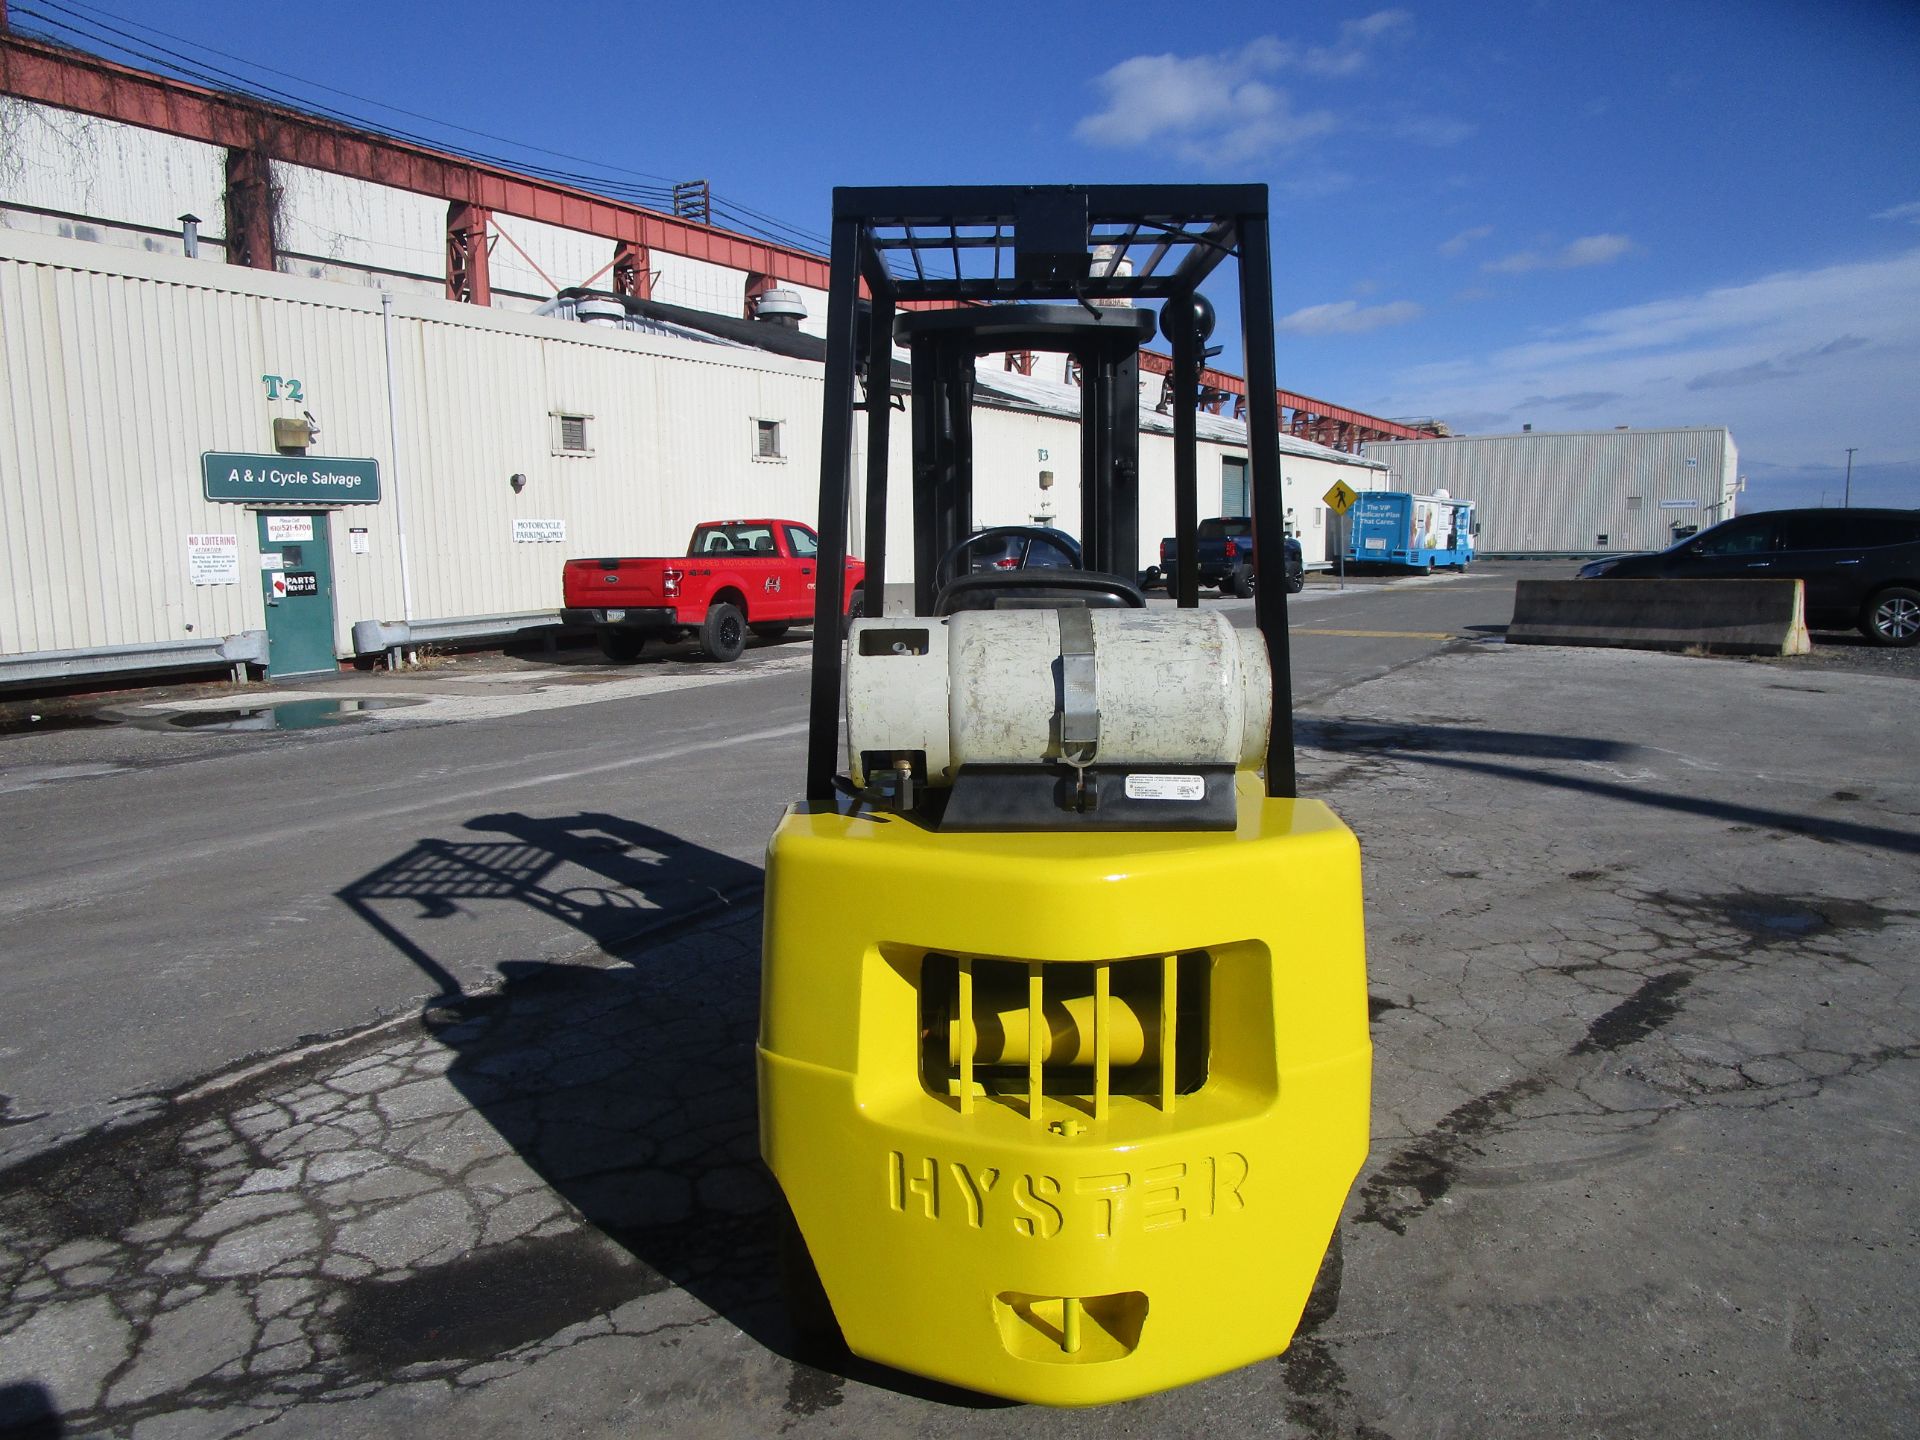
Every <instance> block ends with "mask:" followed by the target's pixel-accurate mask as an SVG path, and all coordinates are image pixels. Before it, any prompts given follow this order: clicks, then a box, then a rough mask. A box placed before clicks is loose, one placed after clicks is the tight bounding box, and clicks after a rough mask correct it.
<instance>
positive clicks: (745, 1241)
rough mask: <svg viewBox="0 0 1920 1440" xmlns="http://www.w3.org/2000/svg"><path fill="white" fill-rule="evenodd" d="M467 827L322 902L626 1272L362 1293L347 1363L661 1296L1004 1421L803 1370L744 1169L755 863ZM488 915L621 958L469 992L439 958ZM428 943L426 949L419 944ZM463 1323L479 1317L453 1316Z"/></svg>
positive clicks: (505, 1271) (537, 1256)
mask: <svg viewBox="0 0 1920 1440" xmlns="http://www.w3.org/2000/svg"><path fill="white" fill-rule="evenodd" d="M466 828H468V829H469V830H471V831H474V832H475V838H474V839H472V840H459V841H448V840H439V839H426V840H422V841H420V842H419V843H418V844H417V845H415V846H414V847H413V848H411V849H410V850H408V851H406V852H405V853H404V854H402V855H400V856H399V857H397V858H396V859H394V860H391V861H389V862H387V863H385V864H383V865H381V866H379V867H377V868H376V869H373V870H371V871H369V872H368V873H367V874H366V875H364V876H362V877H361V878H360V879H358V880H355V881H354V882H352V883H351V884H349V885H347V886H345V887H344V888H342V889H341V890H340V891H338V892H337V894H338V898H339V899H340V900H341V901H342V902H343V903H345V904H346V905H347V906H348V908H349V909H351V910H352V911H354V913H355V914H356V915H358V916H359V917H360V918H361V919H362V920H364V921H365V922H366V924H367V925H368V926H369V927H370V928H371V929H373V930H374V931H375V932H376V933H377V934H379V935H380V936H381V937H382V938H383V939H385V940H386V941H387V943H389V944H390V945H392V946H393V947H394V949H396V950H397V951H399V952H400V953H401V954H404V955H405V956H406V957H407V958H408V959H409V960H411V961H412V962H413V963H414V964H415V965H417V966H418V967H419V968H420V970H421V972H422V973H423V974H424V975H426V976H427V977H428V979H429V981H430V982H431V983H432V985H433V986H434V987H435V988H436V989H437V990H438V992H439V993H438V994H437V995H435V996H434V997H433V998H432V999H430V1000H429V1001H428V1002H427V1005H426V1007H425V1014H424V1023H425V1025H426V1026H427V1028H428V1029H429V1030H430V1031H432V1032H433V1033H434V1034H435V1035H436V1036H437V1038H438V1039H439V1040H440V1041H441V1042H442V1043H443V1044H445V1045H446V1046H447V1047H448V1048H449V1049H450V1050H451V1051H453V1052H454V1058H453V1061H452V1063H451V1065H450V1066H449V1067H448V1069H447V1072H446V1075H447V1079H448V1081H449V1082H450V1083H451V1084H452V1085H453V1086H454V1087H455V1088H456V1089H458V1090H459V1091H460V1093H461V1094H462V1095H464V1096H465V1097H466V1098H467V1099H468V1100H469V1102H471V1104H472V1106H473V1108H474V1110H475V1111H476V1112H477V1113H478V1114H480V1115H481V1116H482V1117H483V1118H484V1119H485V1120H486V1121H487V1122H488V1123H489V1124H490V1125H491V1126H492V1127H493V1128H494V1129H495V1130H496V1131H497V1132H498V1133H499V1134H500V1136H501V1137H502V1138H503V1139H505V1140H506V1141H507V1142H508V1143H509V1144H510V1145H511V1146H512V1147H513V1149H514V1150H515V1151H516V1152H517V1153H518V1154H519V1156H520V1157H521V1158H522V1159H523V1160H525V1161H526V1163H527V1164H528V1165H529V1166H530V1167H531V1168H532V1169H533V1170H534V1171H535V1172H536V1173H537V1174H538V1175H539V1176H540V1177H541V1178H542V1179H543V1180H544V1181H545V1182H546V1183H547V1184H548V1185H549V1186H551V1187H552V1189H553V1190H554V1192H555V1193H556V1194H557V1195H559V1196H560V1197H561V1198H562V1199H563V1200H565V1201H566V1202H567V1203H568V1204H569V1205H571V1206H573V1207H574V1208H575V1209H576V1210H578V1211H579V1212H580V1214H581V1215H582V1216H583V1217H584V1218H585V1219H586V1220H587V1222H588V1223H589V1224H591V1225H592V1226H593V1227H595V1228H596V1229H597V1230H598V1231H600V1232H601V1233H602V1234H604V1235H605V1236H606V1237H608V1238H609V1239H610V1240H612V1241H613V1242H614V1243H615V1245H617V1246H618V1247H619V1249H620V1250H624V1251H625V1252H626V1255H627V1256H630V1257H631V1260H632V1262H634V1263H631V1264H626V1263H621V1257H619V1255H618V1253H617V1252H615V1251H611V1250H606V1251H605V1259H604V1261H602V1262H588V1263H601V1265H602V1268H603V1269H604V1271H605V1272H606V1273H602V1274H598V1275H594V1274H581V1273H579V1267H580V1266H581V1265H582V1263H583V1255H582V1252H581V1250H580V1248H579V1246H578V1245H577V1243H574V1242H571V1241H568V1242H564V1243H563V1242H562V1241H559V1240H556V1241H555V1242H553V1245H552V1247H550V1248H552V1249H553V1252H554V1253H552V1254H546V1253H545V1252H544V1251H543V1250H542V1249H541V1248H540V1247H539V1246H538V1245H537V1244H536V1245H534V1246H531V1247H527V1246H522V1247H519V1248H517V1249H515V1250H513V1252H512V1255H513V1257H514V1258H512V1259H508V1258H507V1257H506V1256H500V1257H497V1258H496V1257H491V1256H489V1253H488V1250H487V1249H486V1248H482V1249H480V1250H478V1251H476V1252H475V1253H474V1255H473V1256H472V1257H469V1259H468V1260H467V1261H463V1262H459V1263H456V1264H454V1265H450V1266H446V1267H442V1272H436V1271H432V1270H428V1271H423V1272H421V1273H420V1274H419V1275H418V1276H416V1277H413V1278H411V1279H409V1280H406V1281H403V1282H399V1283H398V1284H391V1285H382V1286H378V1287H367V1288H368V1290H369V1291H370V1292H378V1293H369V1294H366V1295H362V1296H360V1297H358V1298H359V1300H360V1301H361V1302H362V1309H363V1310H364V1313H350V1314H349V1315H348V1317H347V1328H348V1329H349V1331H356V1330H357V1331H359V1332H360V1335H361V1339H362V1340H363V1341H364V1342H365V1347H364V1348H368V1349H372V1348H374V1347H375V1346H377V1347H378V1348H379V1349H380V1350H381V1351H383V1352H385V1353H386V1354H387V1355H388V1356H389V1357H390V1358H394V1359H400V1358H404V1356H405V1354H406V1352H407V1348H408V1346H409V1345H410V1344H415V1343H419V1342H418V1340H417V1338H416V1337H417V1336H418V1335H419V1334H420V1333H422V1332H426V1331H438V1332H440V1333H441V1334H442V1335H443V1336H444V1335H445V1334H447V1333H448V1332H449V1331H450V1330H451V1331H453V1332H459V1331H462V1330H465V1331H467V1332H470V1333H471V1334H473V1335H475V1336H479V1335H486V1336H490V1337H492V1340H493V1342H494V1343H497V1344H498V1345H499V1346H500V1348H501V1349H502V1350H505V1349H508V1348H511V1347H512V1346H513V1345H515V1344H519V1343H525V1342H527V1341H530V1340H535V1339H541V1338H545V1335H546V1334H549V1333H553V1332H554V1331H557V1330H558V1329H560V1328H563V1327H564V1326H566V1325H571V1324H577V1323H580V1322H581V1321H585V1320H590V1319H593V1318H594V1317H595V1315H597V1314H600V1313H604V1311H606V1310H610V1309H612V1308H614V1307H616V1306H617V1305H619V1304H623V1303H625V1302H626V1301H628V1300H631V1299H635V1298H638V1297H640V1296H642V1295H646V1294H650V1293H655V1292H657V1291H659V1290H662V1289H664V1288H666V1287H667V1286H668V1285H671V1286H674V1287H677V1288H679V1289H681V1290H683V1291H685V1292H686V1293H687V1294H689V1295H691V1296H692V1297H693V1298H694V1299H696V1300H697V1301H699V1302H700V1303H701V1304H703V1305H705V1306H707V1307H708V1308H709V1309H711V1310H713V1311H714V1312H715V1313H717V1314H719V1315H721V1316H723V1317H724V1318H725V1319H726V1320H727V1321H728V1322H729V1323H731V1324H733V1325H735V1326H737V1327H738V1328H739V1329H740V1330H742V1331H743V1332H745V1333H746V1334H747V1335H749V1336H750V1337H752V1338H753V1339H754V1340H755V1341H757V1342H758V1343H760V1344H762V1345H764V1346H765V1347H766V1348H768V1349H769V1350H771V1351H773V1352H774V1353H776V1354H779V1355H781V1356H783V1357H784V1358H787V1359H789V1360H793V1361H795V1362H796V1363H804V1364H805V1365H808V1366H813V1367H819V1366H821V1365H823V1364H824V1365H829V1366H831V1367H832V1368H833V1369H834V1370H835V1371H836V1372H837V1373H838V1374H839V1375H841V1376H844V1377H847V1378H858V1379H860V1380H861V1381H863V1382H865V1383H869V1384H874V1385H879V1386H883V1387H886V1388H890V1389H894V1390H897V1391H900V1392H901V1393H905V1394H910V1395H916V1396H920V1397H922V1398H927V1399H933V1400H936V1401H941V1402H944V1403H948V1404H957V1405H962V1406H970V1405H980V1406H993V1407H999V1406H1002V1405H1004V1404H1006V1403H1007V1402H1003V1401H999V1400H993V1399H989V1398H988V1397H984V1396H977V1395H973V1394H971V1393H969V1392H965V1391H960V1390H954V1389H951V1388H950V1387H947V1386H944V1385H941V1384H938V1383H937V1382H933V1381H928V1380H922V1379H920V1378H918V1377H914V1376H909V1375H903V1374H897V1373H895V1372H893V1371H890V1370H885V1369H883V1368H882V1367H879V1366H875V1365H871V1364H869V1363H868V1362H865V1361H861V1360H857V1359H855V1358H853V1357H851V1356H844V1355H841V1356H822V1355H820V1354H818V1353H816V1352H815V1351H813V1350H812V1349H808V1348H806V1347H804V1346H802V1345H800V1344H798V1343H796V1340H795V1337H794V1336H793V1335H792V1334H791V1332H790V1331H789V1328H788V1325H787V1320H786V1316H785V1310H784V1307H783V1306H782V1305H781V1303H780V1300H779V1295H778V1286H777V1273H778V1267H777V1260H776V1256H775V1246H774V1236H775V1233H776V1232H775V1223H774V1222H775V1218H776V1212H777V1207H778V1206H779V1205H780V1204H781V1201H780V1197H779V1194H778V1192H777V1190H776V1189H775V1187H774V1186H773V1184H772V1183H771V1181H770V1179H769V1178H768V1176H767V1175H766V1174H765V1171H764V1169H763V1168H762V1164H761V1161H760V1158H759V1142H758V1131H757V1113H756V1104H755V1079H754V1039H755V1034H756V1031H757V1028H758V1023H759V988H760V911H759V898H760V889H761V883H762V879H763V876H762V872H761V869H760V867H759V866H757V865H752V864H748V863H746V862H744V861H740V860H736V859H733V858H731V857H729V856H725V855H721V854H718V853H717V852H715V851H712V850H708V849H705V848H704V847H702V846H699V845H696V844H694V843H692V842H690V841H687V840H684V839H682V838H680V837H679V836H676V835H672V834H669V833H667V832H665V831H662V830H658V829H655V828H653V827H651V826H647V825H643V824H639V823H636V822H634V821H632V820H628V819H623V818H621V817H618V816H613V815H606V814H594V813H581V814H576V815H567V816H559V817H542V818H536V817H533V816H529V815H524V814H517V813H508V814H496V815H482V816H476V817H475V818H473V819H472V820H469V821H468V822H467V827H466ZM500 902H509V903H516V904H522V905H528V906H531V907H532V908H534V909H535V910H538V911H540V912H541V913H543V914H546V915H550V916H552V917H554V918H556V919H559V920H563V921H565V922H566V923H567V924H568V925H570V926H572V927H573V928H574V929H576V930H577V931H579V933H580V934H581V935H583V936H585V937H586V938H587V939H588V940H589V941H591V942H592V943H593V944H594V945H595V946H597V947H598V948H599V950H600V952H601V956H602V957H605V959H607V960H613V961H618V962H622V963H615V964H607V963H598V958H599V957H595V960H594V961H591V962H588V963H580V962H578V961H574V962H568V961H542V960H514V961H509V962H507V963H506V964H504V965H502V966H501V967H500V972H501V984H500V985H499V986H498V988H495V989H490V990H488V991H485V992H483V993H479V994H473V993H469V992H468V991H467V990H466V989H465V988H464V987H463V986H462V985H461V983H460V981H459V979H458V978H457V977H456V975H455V974H454V971H453V969H452V968H451V966H450V964H449V957H450V955H451V951H452V949H453V948H454V947H457V946H458V945H459V944H461V943H462V939H463V937H464V936H465V935H466V934H467V933H469V930H468V927H469V926H470V925H471V923H472V921H473V918H474V911H475V909H476V908H478V907H485V906H488V905H495V904H498V903H500ZM457 922H465V923H464V924H461V923H457ZM437 926H444V927H445V928H444V933H445V936H446V938H445V939H444V940H441V939H439V938H438V937H437V936H434V937H431V938H428V939H423V938H422V932H423V931H431V930H433V929H435V927H437ZM500 1248H501V1249H503V1250H505V1249H506V1248H507V1247H500ZM603 1249H604V1247H603ZM563 1250H564V1253H562V1251H563ZM516 1266H517V1267H519V1268H523V1269H524V1270H525V1271H526V1272H527V1273H525V1274H515V1273H513V1271H514V1269H515V1268H516ZM560 1270H569V1271H571V1272H573V1273H570V1274H568V1275H567V1277H566V1280H565V1284H564V1286H563V1289H564V1293H563V1294H560V1295H550V1296H547V1297H546V1300H545V1303H536V1304H533V1305H531V1306H528V1305H527V1304H526V1301H527V1300H528V1299H529V1298H530V1295H533V1296H537V1295H540V1294H543V1293H544V1292H545V1291H547V1290H550V1289H552V1288H553V1286H551V1285H549V1284H548V1283H547V1281H548V1280H549V1279H550V1278H551V1276H550V1275H548V1274H544V1273H541V1272H543V1271H552V1272H555V1273H557V1272H558V1271H560ZM443 1272H444V1273H443ZM476 1287H478V1288H477V1289H476ZM436 1291H437V1292H438V1293H435V1292H436ZM503 1306H504V1307H508V1308H509V1309H515V1308H517V1309H519V1310H521V1311H522V1312H524V1313H523V1315H522V1321H521V1323H522V1325H523V1326H524V1327H526V1329H525V1330H524V1331H521V1332H515V1331H513V1329H512V1326H511V1325H508V1326H507V1328H506V1329H504V1330H503V1329H502V1321H501V1320H500V1318H499V1316H498V1314H497V1312H498V1310H499V1307H503ZM476 1308H479V1309H485V1310H490V1311H493V1312H496V1313H495V1314H494V1315H493V1318H491V1319H488V1318H486V1317H476V1316H472V1315H462V1314H460V1313H459V1312H460V1311H462V1310H463V1309H466V1310H472V1309H476ZM531 1331H538V1332H539V1333H530V1332H531ZM396 1351H397V1352H399V1353H398V1354H396V1353H395V1352H396ZM431 1353H432V1352H429V1351H421V1352H420V1353H419V1354H418V1356H417V1357H416V1358H430V1354H431ZM461 1353H466V1352H461ZM805 1373H806V1372H797V1374H799V1375H804V1374H805ZM817 1379H818V1381H824V1382H825V1383H828V1384H829V1386H831V1385H832V1384H837V1383H838V1382H837V1381H836V1380H833V1379H831V1377H817ZM800 1383H801V1381H800V1380H799V1379H796V1384H800ZM803 1388H804V1387H803Z"/></svg>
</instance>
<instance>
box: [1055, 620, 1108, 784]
mask: <svg viewBox="0 0 1920 1440" xmlns="http://www.w3.org/2000/svg"><path fill="white" fill-rule="evenodd" d="M1056 613H1057V614H1058V615H1059V617H1060V758H1061V759H1062V760H1064V761H1066V763H1067V764H1069V765H1072V766H1074V767H1075V768H1076V769H1078V768H1082V767H1084V766H1087V765H1090V764H1092V763H1093V757H1094V753H1095V752H1096V751H1097V750H1098V749H1099V748H1100V687H1099V682H1098V679H1097V676H1096V672H1095V670H1094V663H1093V612H1092V611H1091V610H1089V609H1088V608H1087V607H1086V606H1084V605H1063V606H1061V608H1060V609H1059V610H1058V611H1057V612H1056Z"/></svg>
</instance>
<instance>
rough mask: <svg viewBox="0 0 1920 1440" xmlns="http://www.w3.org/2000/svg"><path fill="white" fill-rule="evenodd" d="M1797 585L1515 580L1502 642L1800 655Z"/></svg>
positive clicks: (1801, 599)
mask: <svg viewBox="0 0 1920 1440" xmlns="http://www.w3.org/2000/svg"><path fill="white" fill-rule="evenodd" d="M1805 604H1806V602H1805V595H1804V593H1803V591H1802V588H1801V582H1800V581H1798V580H1605V579H1602V580H1522V581H1520V582H1519V584H1518V586H1517V587H1516V588H1515V591H1514V597H1513V623H1512V624H1511V625H1509V626H1508V627H1507V640H1508V642H1509V643H1510V644H1515V645H1604V646H1610V647H1613V648H1616V649H1625V650H1695V649H1697V650H1702V651H1705V652H1707V653H1709V654H1714V655H1804V654H1806V653H1807V651H1808V650H1810V649H1811V648H1812V645H1811V642H1810V641H1809V640H1808V639H1807V622H1806V609H1805Z"/></svg>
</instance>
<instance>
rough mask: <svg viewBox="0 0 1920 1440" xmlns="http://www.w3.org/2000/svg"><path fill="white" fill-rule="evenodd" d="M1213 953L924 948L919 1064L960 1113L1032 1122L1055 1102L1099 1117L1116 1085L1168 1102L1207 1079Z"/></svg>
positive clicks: (1163, 1105) (932, 1088)
mask: <svg viewBox="0 0 1920 1440" xmlns="http://www.w3.org/2000/svg"><path fill="white" fill-rule="evenodd" d="M1212 971H1213V958H1212V957H1211V956H1210V955H1209V954H1207V952H1205V951H1202V950H1195V951H1188V952H1186V953H1183V954H1178V955H1149V956H1137V957H1134V958H1131V959H1126V960H1090V961H1078V960H1075V961H1038V960H1006V959H989V958H985V957H980V956H966V955H959V956H956V955H946V954H940V953H937V952H936V953H931V954H928V955H927V956H926V957H925V958H924V959H923V961H922V963H921V966H920V1057H921V1058H920V1067H921V1080H922V1083H923V1084H924V1085H925V1086H926V1088H927V1090H928V1091H929V1092H930V1093H932V1094H933V1095H936V1096H938V1097H940V1098H942V1099H944V1100H947V1101H949V1102H950V1103H952V1104H953V1105H954V1106H955V1108H957V1109H958V1110H959V1112H960V1113H961V1114H962V1115H967V1114H971V1113H972V1112H973V1108H974V1106H975V1105H976V1104H987V1105H996V1106H1003V1107H1006V1108H1009V1109H1014V1110H1018V1111H1020V1112H1021V1113H1023V1114H1025V1115H1026V1116H1027V1117H1028V1118H1029V1119H1031V1120H1032V1121H1033V1122H1034V1123H1035V1124H1038V1123H1040V1122H1041V1120H1042V1119H1043V1118H1044V1115H1045V1111H1046V1107H1047V1102H1048V1101H1052V1102H1054V1104H1055V1108H1056V1109H1058V1110H1061V1111H1064V1112H1066V1114H1067V1116H1068V1118H1070V1117H1071V1113H1072V1112H1074V1111H1078V1112H1080V1113H1082V1114H1085V1115H1088V1116H1091V1117H1092V1118H1094V1119H1096V1120H1104V1119H1105V1118H1106V1117H1107V1113H1108V1110H1109V1107H1110V1105H1111V1103H1112V1101H1113V1098H1114V1097H1115V1096H1127V1097H1131V1098H1133V1099H1135V1100H1137V1101H1139V1102H1141V1103H1146V1104H1151V1105H1155V1106H1157V1107H1158V1108H1159V1109H1161V1110H1164V1111H1168V1112H1171V1111H1172V1110H1173V1108H1174V1103H1175V1100H1176V1097H1178V1096H1181V1095H1191V1094H1192V1093H1194V1092H1195V1091H1197V1090H1199V1089H1200V1088H1201V1087H1202V1086H1203V1085H1205V1084H1206V1082H1207V1065H1208V1048H1209V1025H1208V997H1209V992H1210V989H1211V977H1212Z"/></svg>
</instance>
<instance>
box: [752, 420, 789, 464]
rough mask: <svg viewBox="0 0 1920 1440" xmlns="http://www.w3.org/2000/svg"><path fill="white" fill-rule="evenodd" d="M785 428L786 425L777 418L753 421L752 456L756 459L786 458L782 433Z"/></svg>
mask: <svg viewBox="0 0 1920 1440" xmlns="http://www.w3.org/2000/svg"><path fill="white" fill-rule="evenodd" d="M785 429H786V426H785V425H783V424H781V422H780V421H778V420H756V421H754V422H753V458H754V459H756V460H784V459H786V458H787V451H786V436H785V435H784V434H783V433H782V432H784V431H785Z"/></svg>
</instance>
